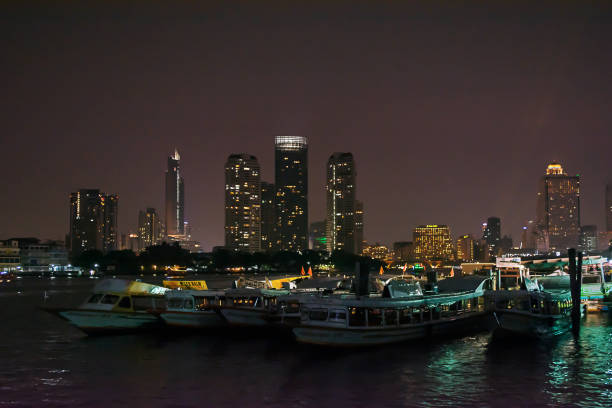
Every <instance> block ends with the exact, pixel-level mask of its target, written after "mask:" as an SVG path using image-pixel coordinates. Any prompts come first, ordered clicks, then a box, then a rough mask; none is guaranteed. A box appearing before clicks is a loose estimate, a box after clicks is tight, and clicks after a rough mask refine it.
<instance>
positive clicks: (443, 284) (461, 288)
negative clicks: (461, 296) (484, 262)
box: [438, 275, 490, 293]
mask: <svg viewBox="0 0 612 408" xmlns="http://www.w3.org/2000/svg"><path fill="white" fill-rule="evenodd" d="M489 279H490V278H488V277H485V276H479V275H466V276H457V277H454V278H446V279H442V280H439V281H438V291H439V292H440V293H452V292H477V291H478V292H481V291H483V290H484V286H485V283H486V282H487V281H488V280H489Z"/></svg>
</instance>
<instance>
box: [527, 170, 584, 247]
mask: <svg viewBox="0 0 612 408" xmlns="http://www.w3.org/2000/svg"><path fill="white" fill-rule="evenodd" d="M536 224H537V226H536V228H537V230H538V238H537V240H538V242H537V247H538V248H537V249H538V250H541V251H548V250H553V251H564V250H565V249H567V248H575V247H576V246H577V245H578V241H579V238H580V176H578V175H576V176H568V175H567V173H565V172H564V171H563V167H561V165H560V164H559V163H551V164H549V165H548V167H547V169H546V175H545V176H543V177H542V179H541V180H540V188H539V192H538V202H537V220H536Z"/></svg>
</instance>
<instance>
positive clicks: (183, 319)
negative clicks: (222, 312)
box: [160, 312, 225, 329]
mask: <svg viewBox="0 0 612 408" xmlns="http://www.w3.org/2000/svg"><path fill="white" fill-rule="evenodd" d="M160 317H161V318H162V320H163V321H164V323H166V324H167V325H168V326H172V327H184V328H190V329H205V328H209V327H219V326H222V325H224V324H225V321H224V320H223V318H222V317H221V316H219V314H217V313H216V312H164V313H161V314H160Z"/></svg>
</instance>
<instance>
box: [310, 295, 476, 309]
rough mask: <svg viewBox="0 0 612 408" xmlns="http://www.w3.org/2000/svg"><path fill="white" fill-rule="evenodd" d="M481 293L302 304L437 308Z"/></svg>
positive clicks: (337, 299) (332, 297)
mask: <svg viewBox="0 0 612 408" xmlns="http://www.w3.org/2000/svg"><path fill="white" fill-rule="evenodd" d="M482 294H483V292H482V291H467V292H456V293H449V294H436V295H422V296H409V297H404V298H385V297H379V296H377V297H370V296H361V297H359V296H357V295H355V294H349V295H346V294H343V295H329V296H316V297H313V298H312V299H307V300H305V301H303V302H302V303H303V304H304V305H305V306H307V307H311V308H313V307H314V308H316V307H333V306H349V307H351V306H352V307H372V308H400V307H408V306H413V307H414V306H437V305H450V304H453V303H455V302H457V301H459V300H465V299H471V298H475V297H478V296H480V295H482Z"/></svg>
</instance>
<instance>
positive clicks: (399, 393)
mask: <svg viewBox="0 0 612 408" xmlns="http://www.w3.org/2000/svg"><path fill="white" fill-rule="evenodd" d="M93 283H94V282H93V281H91V280H88V279H71V280H69V279H60V278H58V279H55V280H48V279H36V278H28V279H22V280H18V281H15V282H11V283H9V284H2V285H1V286H0V322H1V329H0V406H11V407H13V406H15V407H21V406H83V407H121V406H132V407H140V406H149V407H157V406H168V407H181V406H193V407H257V406H266V407H366V406H449V407H454V406H482V407H488V406H503V407H506V406H516V407H525V406H582V407H612V319H611V318H610V315H608V314H605V315H604V314H601V315H588V316H587V318H586V319H585V321H584V323H583V327H582V332H581V336H580V339H579V340H577V341H576V340H574V338H573V336H572V335H571V334H567V335H564V336H561V337H560V338H558V339H556V340H555V341H553V342H521V343H517V342H516V341H515V342H503V343H499V342H497V341H495V342H493V341H491V339H490V336H489V335H488V334H486V333H483V334H479V335H475V336H471V337H464V338H460V339H452V340H446V341H438V342H434V343H427V342H420V343H419V342H417V343H403V344H398V345H393V346H384V347H379V348H373V349H365V350H349V351H345V350H328V349H321V348H317V347H309V346H303V345H298V344H296V343H294V342H293V341H292V340H291V339H283V338H278V337H277V338H269V337H266V336H262V335H258V336H253V335H249V334H244V333H243V334H239V333H234V334H232V335H225V334H223V335H222V334H220V333H217V334H210V335H204V334H191V335H176V334H172V333H162V334H148V335H119V336H106V337H87V336H85V335H83V334H82V333H81V332H79V331H78V330H77V329H75V328H72V327H71V326H69V325H68V324H67V323H66V322H65V321H63V320H60V319H58V318H57V317H55V316H52V315H49V314H47V313H45V312H43V311H41V310H38V309H37V307H36V306H37V305H39V304H41V303H42V300H43V293H45V291H46V292H47V295H50V296H51V299H52V300H57V299H60V300H61V301H63V302H78V301H81V300H82V299H84V298H85V297H86V295H87V293H88V291H89V290H90V289H91V287H92V285H93Z"/></svg>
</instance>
